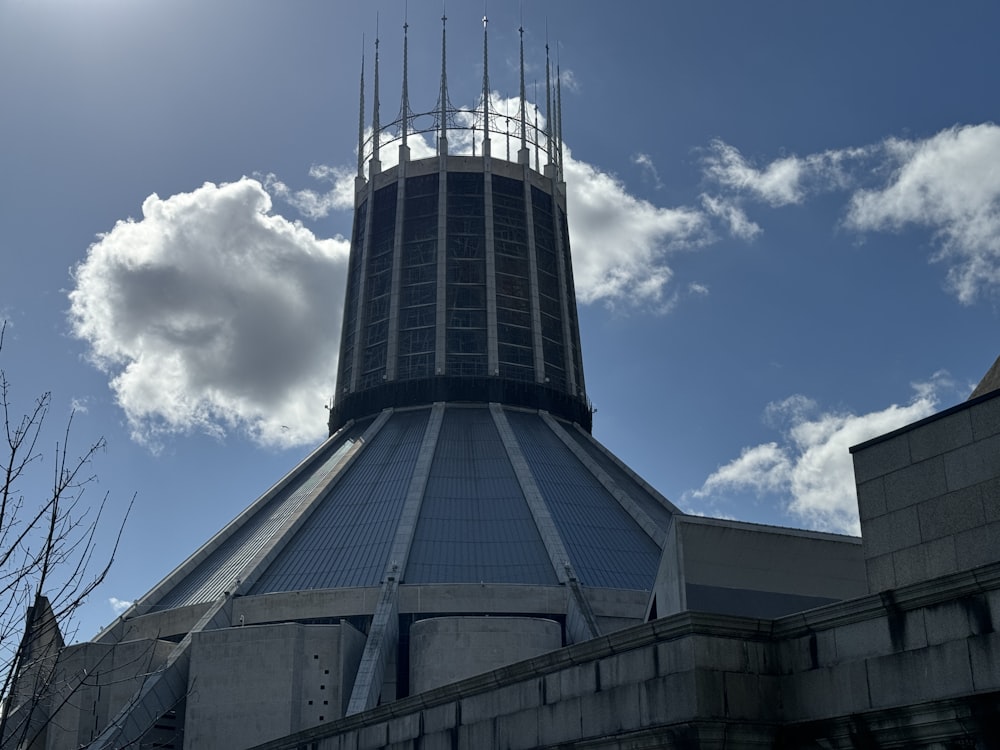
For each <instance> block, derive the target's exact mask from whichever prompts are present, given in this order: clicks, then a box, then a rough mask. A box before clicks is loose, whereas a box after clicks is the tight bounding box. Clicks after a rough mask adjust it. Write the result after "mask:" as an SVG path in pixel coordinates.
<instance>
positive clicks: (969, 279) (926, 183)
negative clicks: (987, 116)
mask: <svg viewBox="0 0 1000 750" xmlns="http://www.w3.org/2000/svg"><path fill="white" fill-rule="evenodd" d="M884 148H885V153H886V155H887V158H888V160H889V161H890V163H891V164H892V165H893V166H895V169H894V170H893V172H892V174H891V178H890V179H889V181H888V183H887V184H886V185H884V186H881V187H879V188H875V189H868V190H859V191H858V192H856V193H855V194H854V195H853V196H852V198H851V202H850V208H849V212H848V216H847V221H846V223H847V225H848V226H849V227H852V228H854V229H858V230H861V231H872V230H899V229H902V228H903V227H905V226H906V225H908V224H914V225H918V226H924V227H928V228H930V229H932V230H934V231H935V232H936V234H937V237H938V239H939V241H940V246H939V251H938V253H937V255H936V256H935V257H936V259H938V260H941V261H944V262H947V263H949V265H950V268H949V271H948V281H949V284H950V286H951V288H952V289H953V291H954V292H955V294H956V295H957V296H958V298H959V300H960V301H961V302H963V303H966V304H968V303H971V302H972V301H973V300H975V298H976V297H977V295H978V294H979V293H980V292H981V291H983V290H984V289H986V288H993V287H996V285H997V284H998V283H1000V168H998V167H997V164H1000V126H997V125H994V124H992V123H985V124H982V125H969V126H963V127H954V128H950V129H948V130H944V131H941V132H940V133H938V134H937V135H934V136H932V137H930V138H927V139H926V140H922V141H906V140H900V139H890V140H888V141H886V142H885V144H884Z"/></svg>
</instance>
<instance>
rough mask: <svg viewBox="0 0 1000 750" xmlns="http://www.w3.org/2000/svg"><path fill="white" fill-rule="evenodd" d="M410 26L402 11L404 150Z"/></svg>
mask: <svg viewBox="0 0 1000 750" xmlns="http://www.w3.org/2000/svg"><path fill="white" fill-rule="evenodd" d="M409 28H410V24H409V23H407V20H406V11H405V10H404V11H403V103H402V110H403V111H402V120H403V125H402V127H403V148H406V136H407V132H408V131H409V129H410V91H409V85H408V83H407V71H406V62H407V59H406V58H407V49H408V41H409V36H408V30H409Z"/></svg>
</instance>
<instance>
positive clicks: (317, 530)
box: [251, 409, 430, 594]
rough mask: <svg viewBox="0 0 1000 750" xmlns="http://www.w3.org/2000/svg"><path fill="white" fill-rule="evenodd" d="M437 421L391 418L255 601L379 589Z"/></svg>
mask: <svg viewBox="0 0 1000 750" xmlns="http://www.w3.org/2000/svg"><path fill="white" fill-rule="evenodd" d="M429 415H430V410H429V409H421V410H419V411H411V412H399V413H396V414H393V415H392V416H391V417H390V418H389V420H388V421H387V422H386V423H385V425H384V426H383V427H382V429H381V430H380V431H379V432H378V434H376V435H375V438H374V439H373V440H372V441H371V443H370V444H369V445H367V446H365V447H364V448H363V449H362V450H361V453H360V454H359V455H358V458H357V460H356V461H355V462H354V463H353V464H352V465H351V467H350V468H349V469H348V470H347V473H346V474H345V475H344V477H343V478H342V479H341V480H340V482H339V483H338V484H337V485H336V486H335V487H334V488H333V490H332V491H331V492H330V493H329V494H328V495H327V496H326V497H325V498H324V499H323V500H322V501H321V503H320V505H319V507H317V508H316V509H315V510H314V511H313V512H312V514H311V515H310V516H309V518H308V519H307V520H306V522H305V523H304V524H303V526H302V528H301V529H299V530H298V532H296V534H295V536H294V537H293V538H292V539H291V540H290V541H289V542H288V544H287V545H285V547H284V549H282V551H281V552H280V553H279V554H278V556H277V557H276V558H275V560H274V562H273V563H271V565H270V566H269V567H268V569H267V570H266V571H265V572H264V574H263V575H262V576H261V577H260V578H259V579H258V581H257V583H256V584H255V585H254V586H253V588H252V590H251V593H252V594H266V593H271V592H275V591H299V590H305V589H328V588H340V587H351V586H375V585H378V583H379V582H380V581H381V580H382V575H383V573H384V572H385V568H386V564H387V563H388V560H386V556H387V555H388V554H389V548H390V547H391V545H392V540H393V536H394V535H395V532H396V525H397V523H398V521H399V516H400V511H401V510H402V507H403V502H404V501H405V500H406V494H407V492H408V491H409V487H410V479H411V477H412V476H413V468H414V466H415V464H416V460H417V454H418V453H419V452H420V444H421V442H422V441H423V437H424V432H425V430H426V428H427V420H428V417H429Z"/></svg>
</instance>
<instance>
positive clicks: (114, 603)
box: [108, 596, 132, 617]
mask: <svg viewBox="0 0 1000 750" xmlns="http://www.w3.org/2000/svg"><path fill="white" fill-rule="evenodd" d="M108 604H110V605H111V609H112V610H113V611H114V613H115V617H117V616H118V615H120V614H121V613H122V612H124V611H125V610H126V609H128V608H129V607H131V606H132V602H129V601H125V600H124V599H119V598H118V597H116V596H112V597H109V598H108Z"/></svg>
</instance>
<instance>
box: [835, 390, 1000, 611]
mask: <svg viewBox="0 0 1000 750" xmlns="http://www.w3.org/2000/svg"><path fill="white" fill-rule="evenodd" d="M851 452H852V453H853V454H854V475H855V481H856V482H857V489H858V510H859V513H860V516H861V536H862V540H863V546H864V553H865V565H866V569H867V576H868V588H869V591H872V592H876V591H885V590H887V589H892V588H895V587H897V586H903V585H906V584H908V583H913V582H915V581H921V580H926V579H929V578H934V577H936V576H940V575H945V574H948V573H953V572H956V571H960V570H969V569H971V568H974V567H977V566H979V565H984V564H986V563H989V562H992V561H994V560H996V559H997V550H998V549H1000V392H994V393H993V394H989V395H987V396H983V397H980V398H978V399H974V400H971V401H967V402H965V403H964V404H960V405H959V406H956V407H954V408H952V409H948V410H946V411H944V412H941V413H940V414H937V415H935V416H933V417H930V418H928V419H925V420H922V421H920V422H916V423H915V424H913V425H910V426H908V427H905V428H903V429H901V430H897V431H895V432H892V433H889V434H888V435H885V436H883V437H880V438H876V439H875V440H871V441H869V442H867V443H863V444H861V445H859V446H855V447H854V448H852V449H851Z"/></svg>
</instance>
